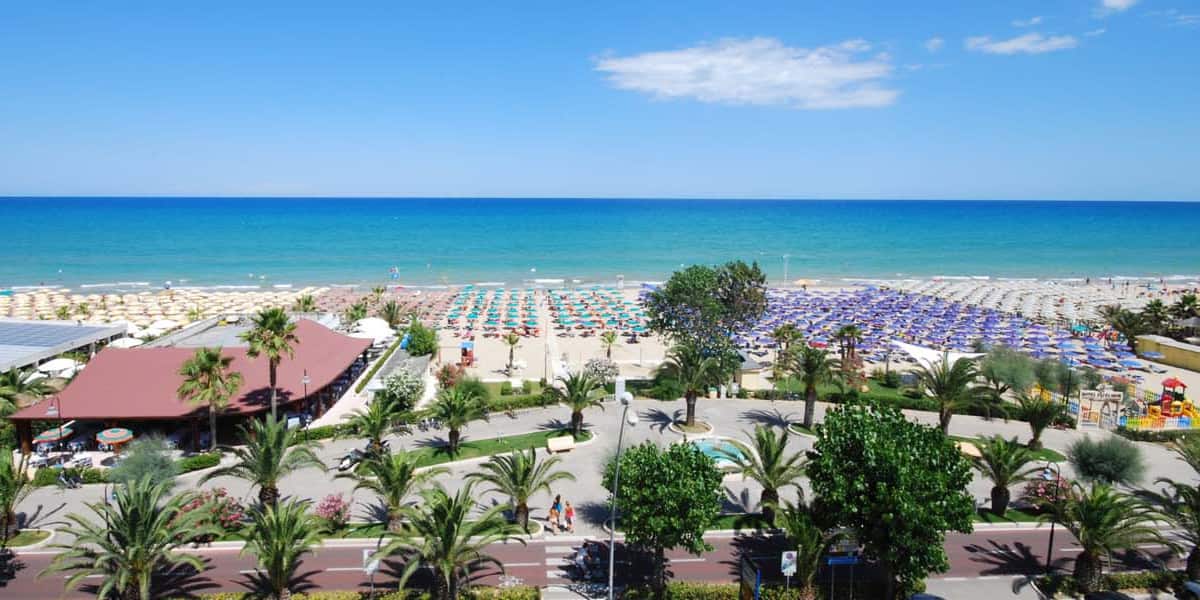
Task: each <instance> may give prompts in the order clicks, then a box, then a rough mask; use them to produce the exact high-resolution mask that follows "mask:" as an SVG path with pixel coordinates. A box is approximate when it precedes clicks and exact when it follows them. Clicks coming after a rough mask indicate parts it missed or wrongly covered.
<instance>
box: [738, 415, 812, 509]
mask: <svg viewBox="0 0 1200 600" xmlns="http://www.w3.org/2000/svg"><path fill="white" fill-rule="evenodd" d="M747 437H748V438H749V439H750V452H745V451H743V450H740V449H739V450H736V451H735V450H729V449H722V450H721V453H722V454H723V455H724V457H725V458H726V459H727V460H729V461H730V462H732V463H733V464H735V465H737V468H738V471H740V472H741V474H742V478H743V479H753V480H754V481H755V482H757V483H758V484H759V485H760V486H762V495H761V496H759V505H760V506H761V507H762V514H763V520H765V521H766V522H767V523H768V524H771V525H774V524H775V508H776V507H777V506H778V505H779V492H780V491H781V490H783V489H784V488H786V487H789V486H791V487H795V488H796V489H797V490H800V491H801V493H802V492H803V490H801V488H800V478H801V477H802V476H803V475H804V454H803V453H801V452H796V453H793V454H790V455H789V454H788V452H787V445H788V434H787V432H786V431H783V430H776V429H774V428H771V427H763V426H758V427H755V428H754V433H753V434H752V435H747Z"/></svg>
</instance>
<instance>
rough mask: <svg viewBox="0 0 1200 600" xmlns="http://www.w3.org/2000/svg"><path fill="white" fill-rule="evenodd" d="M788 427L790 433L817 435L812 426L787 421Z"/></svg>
mask: <svg viewBox="0 0 1200 600" xmlns="http://www.w3.org/2000/svg"><path fill="white" fill-rule="evenodd" d="M788 429H790V430H791V431H792V433H800V434H803V435H811V436H813V437H816V436H817V432H816V431H814V430H813V428H812V427H805V426H803V425H801V424H799V423H788Z"/></svg>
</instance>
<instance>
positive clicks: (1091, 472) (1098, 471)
mask: <svg viewBox="0 0 1200 600" xmlns="http://www.w3.org/2000/svg"><path fill="white" fill-rule="evenodd" d="M1067 459H1068V460H1070V461H1071V467H1072V468H1073V469H1074V470H1075V474H1076V475H1078V476H1079V478H1080V479H1082V480H1084V481H1098V482H1101V483H1108V484H1118V483H1119V484H1125V485H1133V484H1135V483H1137V482H1138V481H1141V479H1142V474H1143V473H1145V471H1146V463H1145V460H1143V458H1142V451H1141V449H1139V448H1138V447H1137V446H1136V445H1134V443H1133V442H1130V441H1129V440H1127V439H1125V438H1123V437H1118V436H1115V435H1110V436H1104V437H1103V438H1101V439H1093V438H1092V437H1091V436H1088V437H1085V438H1083V439H1081V440H1077V441H1076V442H1074V443H1073V444H1071V445H1070V446H1069V447H1067Z"/></svg>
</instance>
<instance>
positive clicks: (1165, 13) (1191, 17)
mask: <svg viewBox="0 0 1200 600" xmlns="http://www.w3.org/2000/svg"><path fill="white" fill-rule="evenodd" d="M1148 14H1150V15H1151V16H1154V17H1160V18H1164V19H1166V20H1167V22H1168V23H1169V24H1170V25H1171V26H1173V27H1188V26H1192V25H1200V13H1185V12H1180V11H1179V9H1177V8H1171V9H1167V10H1154V11H1150V12H1149V13H1148Z"/></svg>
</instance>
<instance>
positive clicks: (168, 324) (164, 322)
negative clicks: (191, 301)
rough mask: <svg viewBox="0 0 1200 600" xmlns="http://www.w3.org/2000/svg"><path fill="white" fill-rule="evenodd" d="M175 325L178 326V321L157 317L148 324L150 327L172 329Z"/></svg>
mask: <svg viewBox="0 0 1200 600" xmlns="http://www.w3.org/2000/svg"><path fill="white" fill-rule="evenodd" d="M176 327H179V323H177V322H175V321H172V320H171V319H159V320H157V321H155V322H153V323H151V324H150V328H151V329H163V330H167V329H174V328H176Z"/></svg>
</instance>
